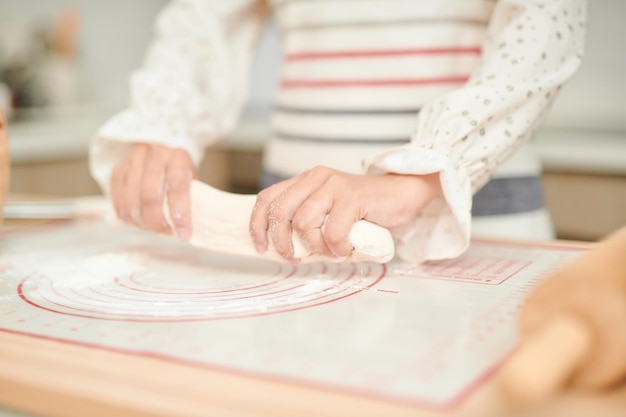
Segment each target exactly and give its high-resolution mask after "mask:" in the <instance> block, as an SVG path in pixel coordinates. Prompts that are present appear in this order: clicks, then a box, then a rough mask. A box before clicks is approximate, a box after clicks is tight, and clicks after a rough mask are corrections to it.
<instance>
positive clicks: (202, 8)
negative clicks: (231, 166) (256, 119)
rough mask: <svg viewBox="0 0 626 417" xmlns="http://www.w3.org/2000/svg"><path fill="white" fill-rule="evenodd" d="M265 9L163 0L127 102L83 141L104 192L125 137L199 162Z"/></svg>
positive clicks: (236, 87) (229, 105) (243, 70)
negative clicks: (178, 151) (180, 150)
mask: <svg viewBox="0 0 626 417" xmlns="http://www.w3.org/2000/svg"><path fill="white" fill-rule="evenodd" d="M266 14H267V13H266V3H265V2H264V1H262V0H233V1H228V2H225V1H219V0H174V1H171V2H170V3H168V5H167V6H166V7H165V8H164V9H163V10H162V11H161V13H160V14H159V16H158V18H157V21H156V24H155V36H154V38H153V40H152V43H151V45H150V47H149V49H148V52H147V54H146V57H145V61H144V64H143V66H142V68H141V69H140V70H138V71H137V72H135V73H134V74H133V75H132V77H131V81H130V84H131V85H130V104H129V107H128V108H127V109H126V110H124V111H122V112H121V113H119V114H117V115H115V116H114V117H113V118H112V119H110V120H109V121H108V122H106V123H105V124H104V125H103V126H102V127H101V128H100V130H99V131H98V132H97V134H96V136H95V137H94V139H93V140H92V141H91V144H90V149H89V157H90V170H91V174H92V176H93V177H94V178H95V179H96V181H97V182H98V183H99V184H100V186H101V187H102V189H103V190H104V191H105V192H108V189H109V180H110V176H111V172H112V170H113V167H114V166H115V165H116V164H117V163H118V162H120V161H122V160H123V159H124V158H125V157H126V155H127V154H128V151H129V149H130V145H131V143H132V142H153V143H160V144H164V145H168V146H172V147H178V148H183V149H185V150H187V151H188V152H189V154H190V155H191V158H192V159H193V160H194V162H195V163H196V164H199V162H200V160H201V159H202V156H203V151H204V149H205V148H206V147H207V146H208V145H210V144H212V143H214V142H216V141H217V140H218V139H219V138H220V137H222V136H223V135H224V134H226V133H228V132H229V131H230V130H232V129H233V127H234V125H235V124H236V122H237V119H238V117H239V114H240V112H241V109H242V107H243V104H244V102H245V100H246V94H247V90H248V88H247V87H248V79H249V67H250V63H251V61H252V58H253V56H254V49H255V44H256V41H257V40H258V37H259V33H260V29H261V28H262V24H263V23H264V20H265V16H266Z"/></svg>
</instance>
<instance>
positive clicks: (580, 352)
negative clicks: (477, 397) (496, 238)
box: [496, 227, 626, 407]
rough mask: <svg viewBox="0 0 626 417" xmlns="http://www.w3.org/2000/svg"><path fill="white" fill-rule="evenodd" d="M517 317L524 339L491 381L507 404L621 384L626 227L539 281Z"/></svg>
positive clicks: (625, 362) (625, 344) (625, 345)
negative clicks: (575, 390)
mask: <svg viewBox="0 0 626 417" xmlns="http://www.w3.org/2000/svg"><path fill="white" fill-rule="evenodd" d="M520 319H521V323H520V324H521V330H522V344H521V345H520V348H519V349H518V350H517V351H516V352H515V354H514V355H513V356H512V357H511V359H510V360H509V361H507V363H506V364H505V365H504V367H503V368H502V370H501V372H500V373H499V374H498V377H497V381H496V382H497V383H498V385H499V387H500V390H501V394H502V395H503V396H504V397H506V398H507V400H508V401H509V402H510V403H511V404H514V405H516V406H518V407H519V406H521V407H526V406H532V405H535V404H537V403H539V402H542V401H544V400H546V399H547V398H548V397H550V396H552V395H554V394H556V393H558V392H559V391H561V390H563V389H566V388H570V387H575V388H583V389H591V390H601V389H607V388H610V387H612V386H615V385H617V384H619V383H624V382H626V227H624V228H622V229H620V230H618V231H616V232H615V233H613V234H611V235H610V236H609V237H608V238H606V239H605V240H603V241H602V242H600V243H599V244H598V245H597V246H595V247H594V248H593V249H592V250H591V251H590V252H588V253H586V254H584V255H583V256H582V257H581V258H579V259H578V260H576V261H574V262H573V263H572V264H570V265H569V266H567V267H565V268H564V269H562V270H560V271H559V272H557V273H556V274H554V275H552V276H551V277H549V278H548V279H547V280H546V281H544V282H543V283H542V284H541V285H540V286H539V287H538V288H537V289H536V290H535V291H534V292H533V293H531V295H530V296H529V297H528V299H527V300H526V302H525V304H524V306H523V307H522V311H521V316H520Z"/></svg>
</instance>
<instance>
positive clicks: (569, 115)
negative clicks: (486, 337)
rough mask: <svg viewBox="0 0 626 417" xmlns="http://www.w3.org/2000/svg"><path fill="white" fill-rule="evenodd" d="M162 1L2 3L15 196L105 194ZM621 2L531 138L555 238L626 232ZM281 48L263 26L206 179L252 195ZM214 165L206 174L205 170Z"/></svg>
mask: <svg viewBox="0 0 626 417" xmlns="http://www.w3.org/2000/svg"><path fill="white" fill-rule="evenodd" d="M165 3H166V1H165V0H132V1H127V0H107V1H97V0H45V1H44V0H20V1H16V0H0V108H1V109H2V110H3V111H4V112H5V113H6V114H8V115H9V138H10V147H11V159H12V171H13V174H12V179H11V192H12V193H13V194H46V195H54V196H81V195H89V194H96V193H99V192H100V191H99V189H98V187H97V186H96V184H95V183H94V182H93V180H92V179H91V178H90V176H89V172H88V170H87V147H88V143H89V140H90V138H91V136H92V135H93V134H94V132H95V131H96V130H97V128H98V127H99V126H100V125H101V124H102V123H103V122H104V121H105V120H106V119H107V118H108V117H110V116H111V115H112V114H114V113H115V112H117V111H119V110H120V109H122V108H123V107H124V106H125V103H126V101H127V92H128V79H129V75H130V74H131V72H132V71H133V70H134V69H136V68H137V67H138V66H139V65H140V64H141V61H142V58H143V54H144V51H145V48H146V46H147V44H148V42H149V40H150V37H151V31H152V24H153V22H154V18H155V16H156V14H157V13H158V11H159V9H160V8H161V7H162V6H163V5H164V4H165ZM625 16H626V2H625V1H624V0H590V1H589V30H588V38H587V52H586V56H585V58H584V61H583V65H582V67H581V69H580V71H579V72H578V73H577V74H576V76H575V77H574V79H573V80H572V81H571V82H570V83H569V84H568V85H566V87H565V88H564V89H563V90H562V92H561V94H560V97H559V98H558V99H557V102H556V105H555V106H554V108H553V109H552V110H551V112H550V115H549V116H548V119H547V122H546V123H545V125H544V126H543V127H542V128H541V129H540V131H539V132H538V134H537V136H536V138H535V139H534V146H535V147H536V149H537V151H538V152H539V154H540V155H541V158H542V161H543V164H544V169H545V192H546V198H547V201H548V206H549V208H550V210H551V212H552V215H553V218H554V221H555V225H556V227H557V233H558V236H559V237H561V238H573V239H586V240H593V239H597V238H598V237H600V236H603V235H605V234H606V233H608V232H610V231H611V230H614V229H615V228H617V227H619V226H620V225H624V224H626V47H625V46H624V45H623V43H622V42H624V40H626V25H624V24H623V18H624V17H625ZM280 53H281V51H280V42H279V39H278V36H277V33H276V31H275V29H274V27H273V26H272V24H271V22H268V26H267V28H266V29H265V31H264V34H263V37H262V40H261V42H260V45H259V50H258V54H257V57H256V60H255V64H254V68H253V71H251V77H252V82H251V91H250V101H249V105H248V108H247V109H246V111H245V113H244V116H243V118H242V120H241V122H240V125H239V127H238V128H237V129H236V131H235V132H233V134H232V135H231V137H229V138H228V140H226V141H224V142H223V143H222V144H220V145H219V146H218V147H216V148H215V149H211V150H209V151H208V152H207V155H206V158H205V163H204V165H203V167H202V169H201V175H202V178H203V179H204V180H205V181H207V182H209V183H211V184H213V185H214V186H217V187H220V188H223V189H228V190H231V191H237V192H255V190H256V177H257V173H258V169H259V164H260V154H261V144H262V142H263V140H264V137H265V136H266V134H267V132H268V126H267V122H268V121H267V115H268V114H269V110H270V108H271V103H272V97H273V91H274V88H275V85H276V81H277V75H278V68H279V57H280ZM208 166H210V167H211V169H210V170H209V169H208Z"/></svg>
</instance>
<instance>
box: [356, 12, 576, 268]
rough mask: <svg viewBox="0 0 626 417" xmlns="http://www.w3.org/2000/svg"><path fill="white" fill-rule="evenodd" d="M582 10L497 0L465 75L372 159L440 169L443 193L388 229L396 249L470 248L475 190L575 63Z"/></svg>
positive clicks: (377, 169) (422, 254) (373, 167)
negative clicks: (406, 134)
mask: <svg viewBox="0 0 626 417" xmlns="http://www.w3.org/2000/svg"><path fill="white" fill-rule="evenodd" d="M586 13H587V4H586V0H551V1H544V0H541V1H539V0H500V1H498V3H497V4H496V6H495V8H494V11H493V14H492V18H491V20H490V24H489V28H488V34H487V37H486V40H485V42H484V44H483V50H482V57H481V61H480V64H479V66H478V67H477V68H476V70H475V71H474V72H473V73H472V75H471V77H470V79H469V80H468V82H467V83H466V85H464V86H463V87H462V88H459V89H457V90H454V91H451V92H450V93H448V94H445V95H443V96H441V97H439V98H437V99H435V100H434V101H432V102H430V103H428V104H427V105H426V106H424V107H423V108H422V111H421V112H420V114H419V115H418V118H417V128H416V130H415V131H414V133H413V135H412V138H411V142H410V144H408V145H405V146H402V147H397V148H392V149H389V150H388V151H386V152H384V153H382V154H380V155H377V156H376V157H375V158H374V159H373V160H372V162H371V163H370V164H369V166H368V168H367V172H368V174H373V175H376V174H382V173H386V172H392V173H399V174H417V175H421V174H428V173H434V172H439V174H440V181H441V186H442V190H443V196H442V197H441V198H439V199H436V200H434V201H432V202H431V203H430V204H429V205H428V206H427V207H426V208H425V209H424V210H423V211H422V213H421V214H420V215H419V216H418V217H416V218H415V219H413V220H412V221H411V222H410V223H409V224H408V225H406V226H403V227H401V228H398V229H395V230H393V231H392V232H393V234H394V237H395V239H396V243H397V251H398V255H399V256H400V257H401V258H403V259H406V260H410V261H418V262H419V261H424V260H435V259H445V258H452V257H456V256H458V255H460V254H462V253H463V252H464V251H465V250H466V249H467V247H468V245H469V240H470V226H471V206H472V196H473V194H474V193H475V192H476V191H477V190H478V189H479V188H480V187H482V186H483V185H484V184H485V183H486V182H487V181H488V180H489V178H490V176H491V174H492V173H493V172H494V171H495V170H496V168H497V167H499V166H500V165H501V164H502V163H503V162H504V161H505V160H506V159H507V158H508V157H509V156H510V155H512V154H513V153H514V152H515V150H516V149H518V148H519V147H520V146H521V145H522V144H523V143H524V142H526V141H527V140H528V139H529V137H531V136H532V134H533V132H534V131H535V129H536V128H537V127H538V126H539V125H540V124H541V122H542V121H543V119H544V117H545V115H546V113H547V111H548V109H549V107H550V105H551V103H552V101H553V100H554V98H555V96H556V95H557V92H558V91H559V89H560V88H561V86H562V85H563V84H564V83H565V82H566V81H567V80H568V79H569V78H570V77H571V76H572V75H573V74H574V73H575V71H576V70H577V68H578V67H579V65H580V62H581V58H582V54H583V50H584V37H585V30H586Z"/></svg>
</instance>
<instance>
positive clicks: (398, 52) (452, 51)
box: [285, 47, 481, 61]
mask: <svg viewBox="0 0 626 417" xmlns="http://www.w3.org/2000/svg"><path fill="white" fill-rule="evenodd" d="M480 52H481V48H480V47H449V48H421V49H380V50H369V51H368V50H364V51H333V52H298V53H292V54H287V55H285V61H304V60H312V59H343V58H385V57H396V56H403V55H456V54H472V55H479V54H480Z"/></svg>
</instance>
